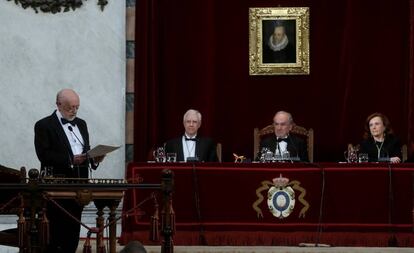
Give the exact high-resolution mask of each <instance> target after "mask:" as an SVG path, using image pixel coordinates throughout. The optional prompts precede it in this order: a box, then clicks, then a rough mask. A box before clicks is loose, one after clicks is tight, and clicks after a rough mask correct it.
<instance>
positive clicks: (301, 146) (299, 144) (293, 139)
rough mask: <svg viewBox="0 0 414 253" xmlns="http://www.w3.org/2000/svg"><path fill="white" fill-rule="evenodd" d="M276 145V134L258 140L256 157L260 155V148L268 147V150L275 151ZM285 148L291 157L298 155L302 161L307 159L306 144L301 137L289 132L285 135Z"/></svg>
mask: <svg viewBox="0 0 414 253" xmlns="http://www.w3.org/2000/svg"><path fill="white" fill-rule="evenodd" d="M276 145H277V138H276V135H272V136H269V137H267V138H265V139H263V140H262V141H261V142H260V149H259V155H258V157H260V150H262V148H268V149H269V150H270V151H272V152H275V150H276ZM287 150H288V151H289V153H290V156H291V157H295V156H298V157H299V159H300V160H301V161H302V162H308V161H309V158H308V149H307V145H306V142H305V141H304V140H303V139H302V138H300V137H297V136H295V135H292V134H290V135H289V136H288V137H287Z"/></svg>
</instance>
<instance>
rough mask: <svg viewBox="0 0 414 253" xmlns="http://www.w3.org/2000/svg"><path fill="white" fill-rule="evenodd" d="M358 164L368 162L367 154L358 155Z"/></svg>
mask: <svg viewBox="0 0 414 253" xmlns="http://www.w3.org/2000/svg"><path fill="white" fill-rule="evenodd" d="M358 162H360V163H367V162H368V154H367V153H359V154H358Z"/></svg>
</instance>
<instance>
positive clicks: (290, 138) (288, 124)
mask: <svg viewBox="0 0 414 253" xmlns="http://www.w3.org/2000/svg"><path fill="white" fill-rule="evenodd" d="M293 125H294V123H293V118H292V115H291V114H290V113H288V112H285V111H279V112H277V113H276V114H275V116H274V117H273V126H274V128H275V129H274V132H275V134H274V135H272V136H270V137H267V138H265V139H263V140H261V142H260V149H259V150H262V149H263V148H267V149H269V150H270V151H272V152H273V153H274V154H280V155H282V154H283V153H284V152H285V151H289V155H290V157H298V158H299V159H300V161H303V162H307V161H308V152H307V147H306V143H305V141H304V140H303V139H302V138H300V137H297V136H294V135H292V134H290V130H292V127H293ZM258 157H260V154H259V156H258Z"/></svg>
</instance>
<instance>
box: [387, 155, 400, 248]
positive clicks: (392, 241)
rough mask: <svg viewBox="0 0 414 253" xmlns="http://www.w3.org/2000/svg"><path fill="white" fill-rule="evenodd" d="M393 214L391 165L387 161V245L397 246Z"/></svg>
mask: <svg viewBox="0 0 414 253" xmlns="http://www.w3.org/2000/svg"><path fill="white" fill-rule="evenodd" d="M393 216H394V192H393V186H392V166H391V163H388V225H389V226H390V231H389V232H390V236H391V237H390V238H389V239H388V247H397V246H398V241H397V238H396V237H395V233H394V228H393V226H392V221H393Z"/></svg>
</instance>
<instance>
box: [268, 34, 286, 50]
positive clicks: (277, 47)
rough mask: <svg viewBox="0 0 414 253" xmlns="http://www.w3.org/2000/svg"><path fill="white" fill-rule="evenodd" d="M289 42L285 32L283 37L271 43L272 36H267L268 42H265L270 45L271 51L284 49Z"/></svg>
mask: <svg viewBox="0 0 414 253" xmlns="http://www.w3.org/2000/svg"><path fill="white" fill-rule="evenodd" d="M288 43H289V40H288V38H287V36H286V34H285V36H284V37H283V39H282V41H281V42H279V43H277V44H274V43H273V36H270V38H269V42H268V43H267V45H268V46H269V47H270V49H272V50H273V51H275V52H276V51H280V50H283V49H285V47H286V46H287V44H288Z"/></svg>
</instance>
